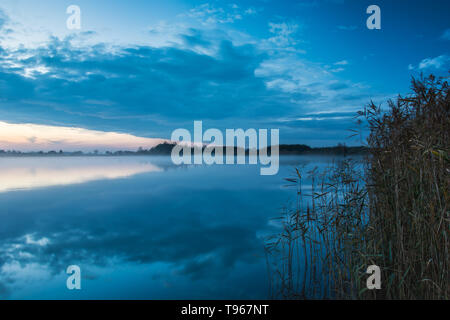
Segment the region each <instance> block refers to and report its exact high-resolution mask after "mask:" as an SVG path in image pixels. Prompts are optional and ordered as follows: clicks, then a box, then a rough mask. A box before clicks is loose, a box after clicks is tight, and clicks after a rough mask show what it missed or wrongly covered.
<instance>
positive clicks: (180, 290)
mask: <svg viewBox="0 0 450 320" xmlns="http://www.w3.org/2000/svg"><path fill="white" fill-rule="evenodd" d="M331 162H332V158H328V157H311V156H298V157H281V158H280V171H279V173H278V174H277V175H275V176H261V175H260V174H259V166H255V165H252V166H251V165H240V166H239V165H233V166H226V165H221V166H219V165H215V166H214V165H213V166H207V165H192V166H174V165H173V164H172V163H171V160H170V158H169V157H147V156H134V157H66V158H64V157H62V158H59V157H55V158H50V157H30V158H2V159H0V208H1V209H0V298H1V299H5V298H6V299H11V298H17V299H34V298H40V299H46V298H49V299H50V298H52V299H77V298H79V299H91V298H97V299H119V298H124V299H187V298H190V299H202V298H203V299H210V298H215V299H244V298H245V299H252V298H261V299H265V298H268V288H267V286H268V283H267V270H266V265H265V256H264V237H265V236H267V235H268V234H269V233H270V232H274V231H276V224H274V223H273V222H272V218H274V217H276V216H277V215H278V214H279V212H280V208H281V207H282V206H283V205H287V204H288V203H289V201H293V200H294V198H295V192H294V190H292V189H290V188H286V187H284V186H285V184H286V183H285V181H284V180H283V179H284V178H287V177H289V176H290V175H291V174H292V173H293V172H294V167H295V166H303V165H304V166H305V169H304V170H305V171H306V170H309V169H312V168H313V167H315V166H318V167H319V168H321V167H325V166H327V165H329V164H331ZM304 182H305V183H309V181H308V179H306V178H305V180H304ZM69 265H79V266H80V267H81V273H82V290H74V291H69V290H67V288H66V279H67V275H66V274H65V270H66V268H67V267H68V266H69Z"/></svg>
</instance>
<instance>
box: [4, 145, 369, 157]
mask: <svg viewBox="0 0 450 320" xmlns="http://www.w3.org/2000/svg"><path fill="white" fill-rule="evenodd" d="M175 146H176V143H169V142H164V143H161V144H159V145H157V146H155V147H153V148H150V149H143V148H139V149H138V150H137V151H114V152H111V151H106V152H104V153H101V152H99V151H94V152H82V151H74V152H66V151H62V150H59V151H48V152H45V151H33V152H21V151H15V150H8V151H5V150H0V157H1V156H15V157H19V156H132V155H170V154H171V153H172V149H173V148H174V147H175ZM205 148H206V147H203V149H205ZM193 149H194V147H192V150H191V151H193ZM230 149H234V150H230ZM239 150H242V149H239V148H238V147H234V148H233V147H224V149H223V150H222V151H223V153H224V154H225V153H226V152H227V151H229V152H230V151H233V152H234V154H237V152H238V151H239ZM366 152H367V148H366V147H361V146H360V147H348V146H346V145H344V144H338V145H337V146H334V147H322V148H313V147H310V146H307V145H304V144H281V145H279V153H280V155H328V154H330V155H343V156H346V155H354V154H364V153H366ZM249 153H250V150H249V149H246V150H245V154H246V155H249ZM267 153H268V154H270V153H271V148H270V147H269V148H268V150H267ZM212 154H214V151H213V152H212Z"/></svg>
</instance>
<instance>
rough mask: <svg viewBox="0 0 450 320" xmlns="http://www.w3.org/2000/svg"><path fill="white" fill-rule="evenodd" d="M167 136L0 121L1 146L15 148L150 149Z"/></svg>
mask: <svg viewBox="0 0 450 320" xmlns="http://www.w3.org/2000/svg"><path fill="white" fill-rule="evenodd" d="M165 141H167V140H165V139H156V138H144V137H137V136H134V135H131V134H127V133H118V132H105V131H96V130H89V129H83V128H76V127H58V126H48V125H37V124H30V123H26V124H12V123H7V122H3V121H0V149H3V150H18V151H41V150H42V151H51V150H55V151H58V150H63V151H93V150H100V151H107V150H111V151H114V150H136V149H138V148H139V147H142V148H144V149H149V148H151V147H154V146H156V145H158V144H160V143H163V142H165Z"/></svg>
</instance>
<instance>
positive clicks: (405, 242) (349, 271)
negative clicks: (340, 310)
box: [265, 76, 450, 300]
mask: <svg viewBox="0 0 450 320" xmlns="http://www.w3.org/2000/svg"><path fill="white" fill-rule="evenodd" d="M411 87H412V91H413V93H412V94H411V95H408V96H406V97H401V96H399V97H398V98H397V99H396V100H390V101H389V102H388V109H387V110H381V109H380V107H377V106H376V105H374V104H373V103H372V102H371V103H370V104H369V105H368V106H367V107H366V108H365V109H364V111H361V112H359V116H360V117H361V118H360V119H359V120H360V121H358V124H361V123H362V122H364V123H366V124H367V125H368V128H369V131H370V135H369V137H368V139H367V146H366V147H367V150H368V153H367V154H366V156H365V157H364V159H363V160H362V161H361V160H360V161H357V162H356V161H353V160H343V161H338V162H336V163H335V164H334V165H332V166H330V167H329V168H328V169H325V170H324V171H322V172H319V171H318V170H316V169H314V170H312V171H309V172H303V171H302V168H297V169H296V171H295V174H294V176H293V177H289V178H287V179H286V180H287V181H288V182H289V183H290V185H292V186H293V187H294V188H295V189H296V197H295V200H294V201H293V203H290V204H288V205H286V206H285V207H284V208H283V209H282V210H281V214H280V216H279V217H278V218H275V219H274V222H275V223H277V224H278V226H279V230H280V231H279V233H276V234H273V235H272V236H269V237H268V238H267V239H266V243H265V249H266V262H267V268H268V277H269V284H270V288H269V291H270V292H269V296H270V297H271V298H273V299H323V298H325V299H408V300H409V299H433V300H435V299H436V300H437V299H443V300H448V299H450V254H449V249H450V239H449V237H450V207H449V202H450V201H449V195H450V193H449V186H450V161H449V151H450V96H449V86H448V83H447V81H444V79H436V78H435V77H433V76H430V77H428V78H423V77H422V78H421V79H419V80H416V79H414V78H413V79H412V83H411ZM306 178H308V179H309V181H311V182H310V184H309V183H308V185H305V184H303V183H302V181H305V179H306ZM371 265H377V266H379V267H380V270H381V289H379V290H377V289H374V290H369V289H368V288H367V279H368V277H369V276H370V274H367V273H366V271H367V268H368V267H369V266H371Z"/></svg>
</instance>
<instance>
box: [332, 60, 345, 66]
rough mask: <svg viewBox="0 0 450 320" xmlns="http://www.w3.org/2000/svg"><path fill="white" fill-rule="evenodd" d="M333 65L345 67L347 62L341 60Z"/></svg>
mask: <svg viewBox="0 0 450 320" xmlns="http://www.w3.org/2000/svg"><path fill="white" fill-rule="evenodd" d="M334 64H335V65H336V66H346V65H348V61H347V60H341V61H338V62H335V63H334Z"/></svg>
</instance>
